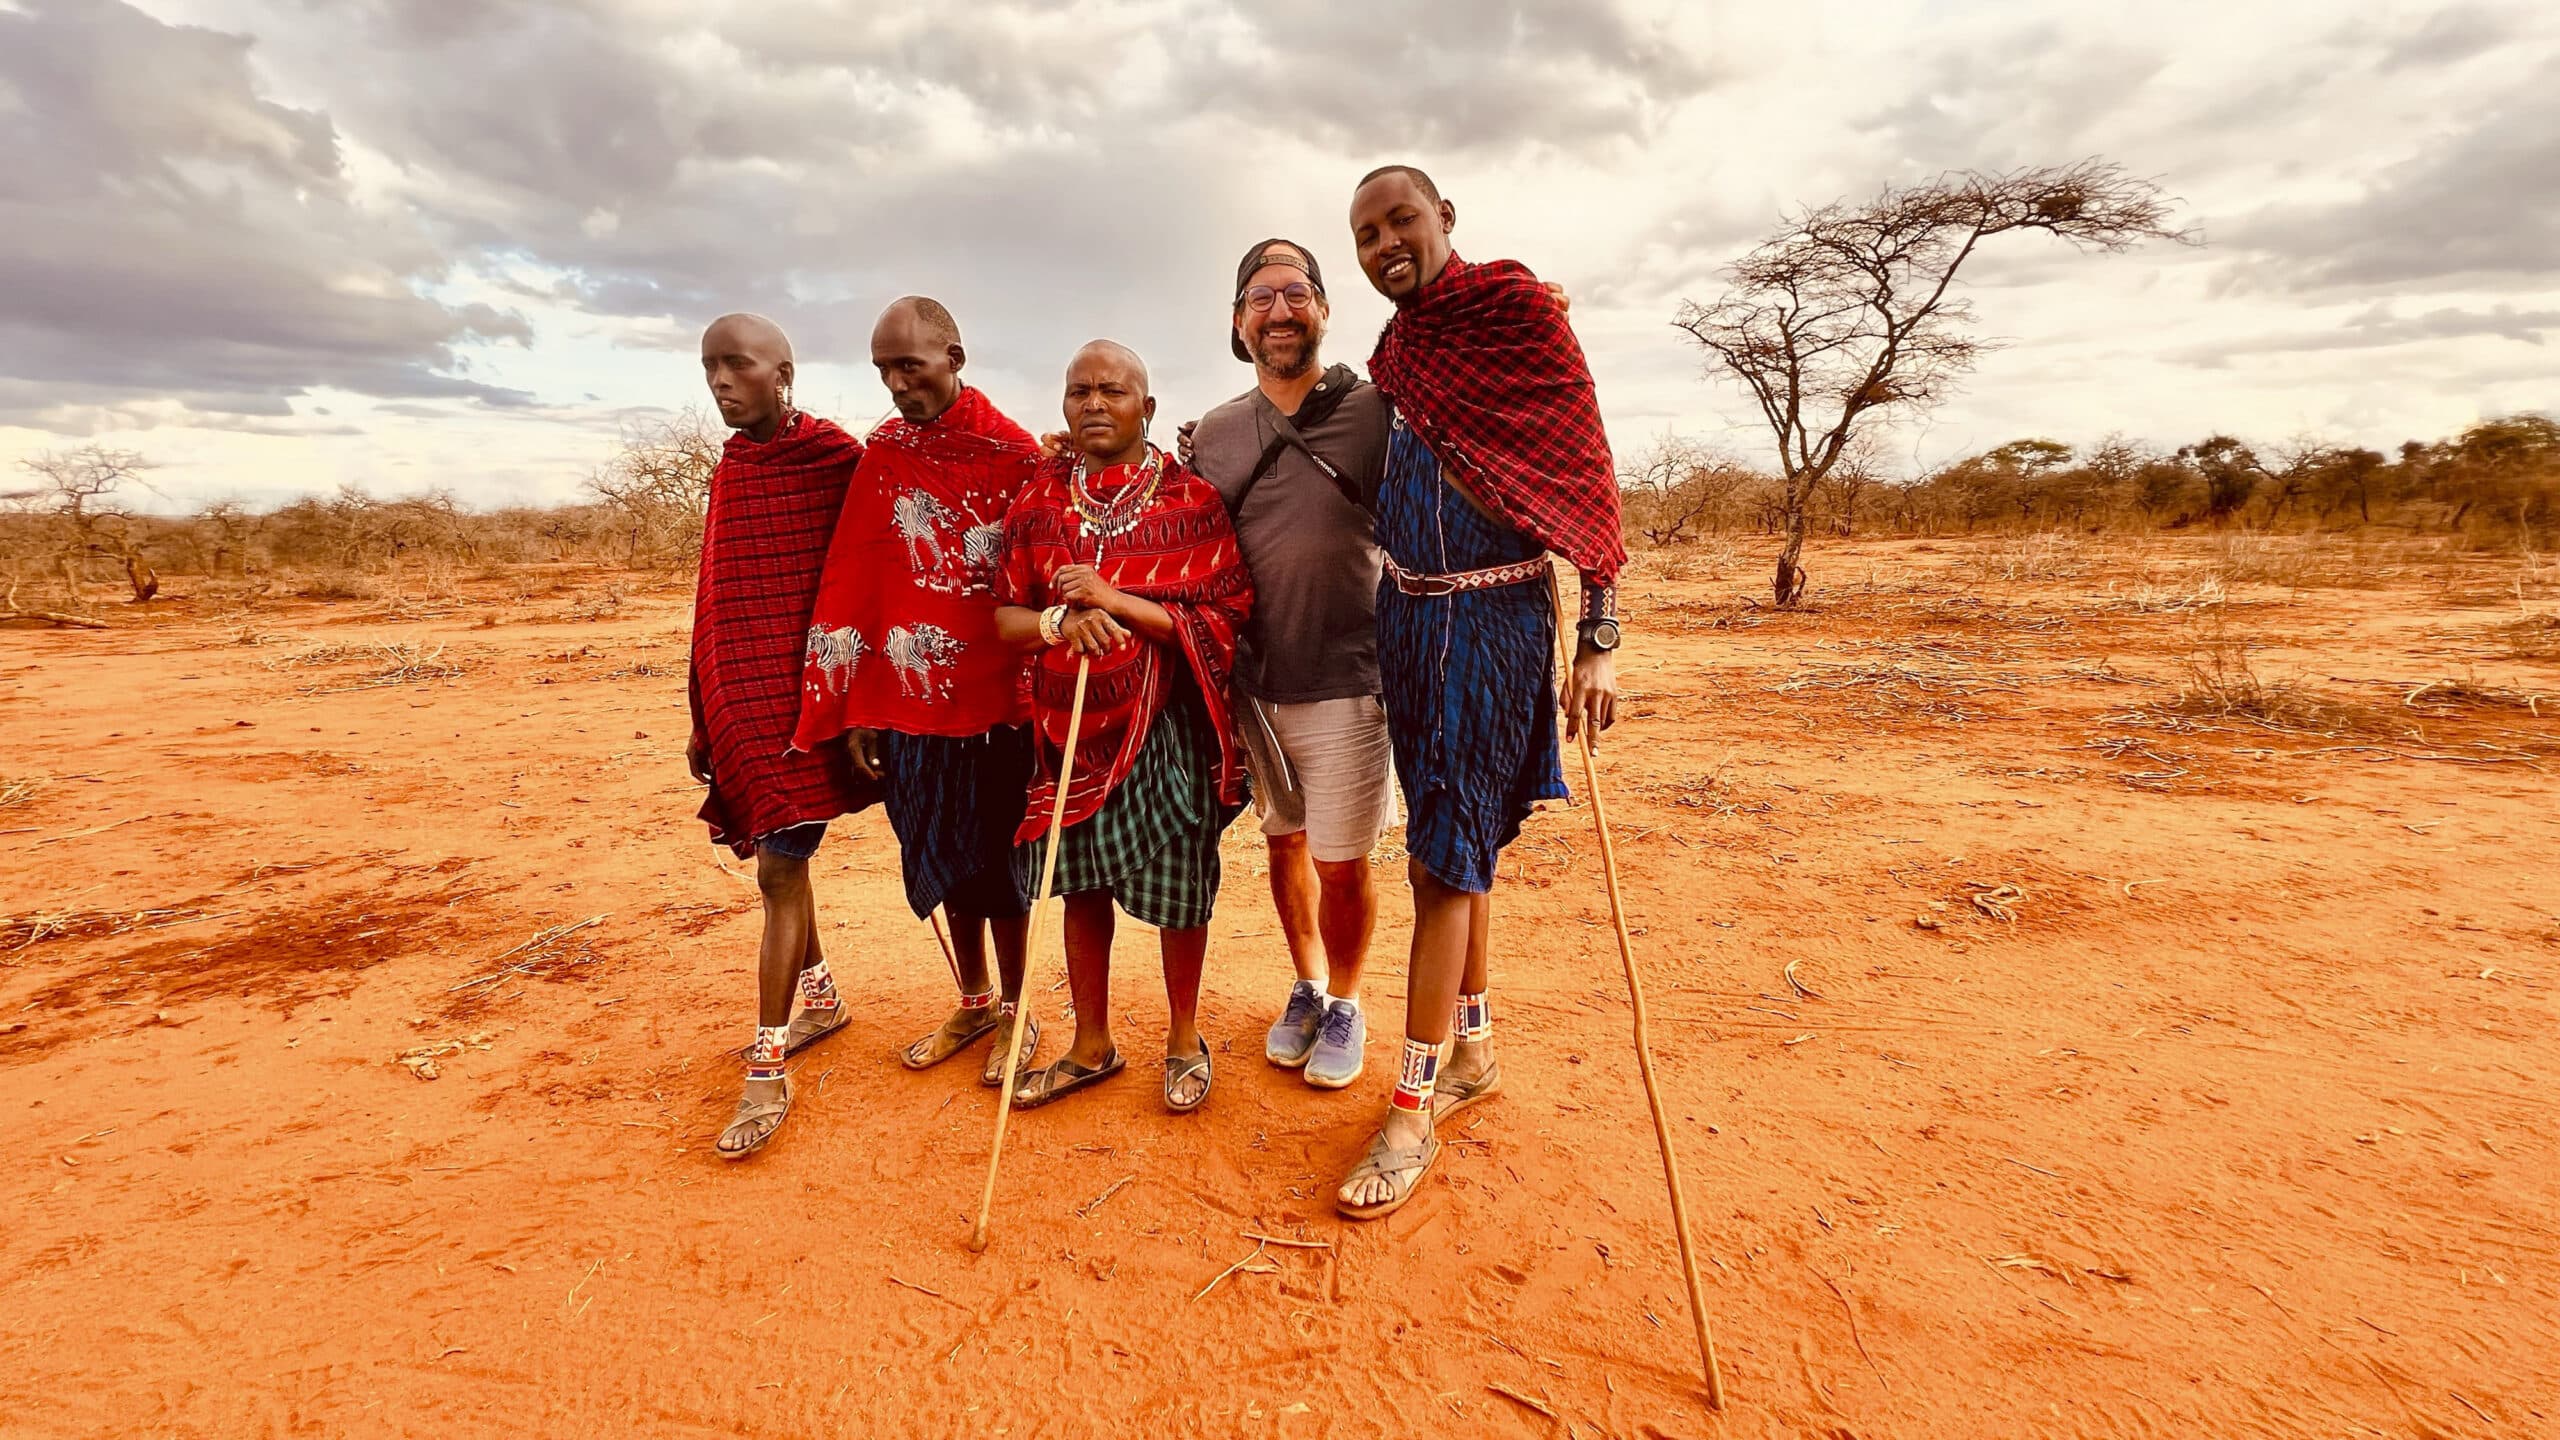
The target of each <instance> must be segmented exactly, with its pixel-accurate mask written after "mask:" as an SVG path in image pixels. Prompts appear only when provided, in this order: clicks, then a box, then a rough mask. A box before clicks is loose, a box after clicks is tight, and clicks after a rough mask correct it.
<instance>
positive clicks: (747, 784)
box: [685, 315, 871, 1160]
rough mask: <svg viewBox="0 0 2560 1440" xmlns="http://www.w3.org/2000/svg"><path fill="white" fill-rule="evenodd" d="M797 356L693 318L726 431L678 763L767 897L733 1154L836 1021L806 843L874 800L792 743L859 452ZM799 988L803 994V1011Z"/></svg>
mask: <svg viewBox="0 0 2560 1440" xmlns="http://www.w3.org/2000/svg"><path fill="white" fill-rule="evenodd" d="M792 368H793V367H792V361H791V341H790V339H789V338H788V337H787V336H785V335H784V334H783V333H782V327H780V326H778V325H776V324H774V323H773V322H772V321H770V320H767V319H765V318H764V317H763V316H761V315H724V316H722V317H721V318H720V319H718V320H716V321H714V322H713V323H712V326H711V328H710V329H709V330H706V331H704V332H703V335H702V375H703V379H704V381H705V382H707V383H708V384H709V385H710V387H711V398H712V400H713V401H714V402H715V403H716V404H718V405H719V407H720V419H721V420H722V421H723V422H724V423H726V424H727V425H728V426H729V428H730V429H732V430H733V431H735V432H736V433H735V434H733V435H731V436H730V437H729V441H728V444H727V445H726V446H724V447H723V448H722V449H721V452H720V465H719V468H718V469H717V470H715V471H714V472H713V473H712V476H711V500H710V505H709V508H708V510H707V511H706V512H705V514H704V515H703V521H702V573H701V577H700V580H699V581H698V583H697V585H696V588H695V592H694V602H693V660H692V669H691V673H690V675H689V677H688V679H687V683H686V687H685V688H686V692H687V694H688V696H689V698H690V699H691V701H692V708H693V735H692V738H691V740H690V741H689V742H688V743H687V745H686V747H685V762H686V765H687V767H688V768H689V769H691V770H692V771H693V775H694V778H695V779H697V780H700V781H703V782H704V783H706V784H707V785H709V786H710V794H709V795H708V796H707V797H705V798H704V800H703V802H702V819H703V820H704V821H705V822H706V823H707V824H709V825H710V827H711V839H712V842H713V843H714V844H719V845H727V846H729V847H730V848H732V849H734V850H736V851H737V852H738V854H739V855H740V856H741V857H745V856H750V855H752V856H753V857H755V862H756V888H757V889H758V890H759V891H761V892H762V893H763V895H764V938H763V941H762V943H761V945H760V946H759V952H758V963H757V968H756V988H757V1007H756V1036H755V1043H754V1044H753V1045H751V1046H749V1047H748V1050H747V1080H746V1090H745V1093H744V1094H743V1095H742V1096H741V1097H740V1099H739V1101H738V1108H737V1111H736V1113H735V1114H733V1115H732V1116H731V1117H730V1119H729V1124H728V1126H727V1127H726V1128H725V1129H723V1130H722V1131H721V1132H720V1139H719V1141H718V1143H717V1145H716V1146H715V1147H714V1148H716V1149H717V1150H718V1152H719V1153H720V1155H721V1156H722V1157H723V1158H725V1159H730V1160H736V1159H741V1158H743V1157H745V1156H746V1155H749V1154H751V1153H753V1152H754V1151H755V1150H757V1149H758V1148H760V1147H761V1146H763V1145H764V1143H765V1142H766V1141H768V1140H770V1139H772V1138H773V1133H774V1131H775V1130H777V1129H779V1128H780V1127H781V1125H782V1120H783V1117H784V1116H785V1115H787V1114H789V1113H790V1110H791V1081H790V1079H789V1077H788V1076H787V1075H786V1074H785V1073H784V1071H783V1057H784V1055H786V1054H788V1053H789V1052H790V1051H791V1050H792V1049H793V1048H794V1047H793V1044H792V1041H793V1040H794V1038H798V1039H799V1040H800V1041H801V1042H802V1043H804V1044H805V1043H807V1041H808V1040H809V1039H812V1038H815V1037H817V1036H820V1035H824V1034H826V1033H827V1032H828V1031H829V1030H831V1029H833V1028H834V1026H835V1024H836V1023H837V1018H836V1017H837V1015H838V1012H839V1009H840V1003H841V1002H839V1001H838V999H837V998H836V992H835V985H834V983H833V982H832V981H830V980H829V979H828V978H827V970H826V957H825V956H824V955H822V954H821V953H820V952H819V949H818V907H817V901H816V899H815V898H814V897H813V896H812V894H811V893H810V889H809V857H810V856H811V855H814V854H816V853H817V850H818V842H819V840H820V839H821V838H822V837H823V836H824V835H825V834H826V830H827V822H828V821H829V820H832V819H834V818H835V817H837V816H839V815H843V814H847V813H849V812H851V811H853V810H856V809H859V808H861V807H862V806H863V805H865V804H868V803H870V798H871V797H870V795H869V794H867V793H866V792H865V791H864V789H863V788H862V787H861V785H860V784H859V782H857V781H856V779H855V777H854V775H853V772H852V769H851V767H850V766H848V765H847V764H846V761H845V755H844V752H843V751H842V750H841V749H836V748H833V747H830V748H829V750H828V751H827V752H825V753H822V754H815V755H813V754H810V753H808V752H806V751H802V750H797V749H794V748H793V747H792V744H791V732H792V729H793V727H794V726H795V725H797V724H798V723H799V719H800V668H801V659H802V654H803V645H804V641H805V637H806V635H807V634H808V629H809V607H810V605H811V603H812V602H813V601H815V600H816V598H817V593H818V575H819V571H820V568H821V567H822V566H823V565H824V563H825V561H826V558H827V545H828V542H829V540H830V538H831V537H832V536H833V535H834V533H835V528H836V515H837V512H839V511H840V510H842V509H843V508H844V494H845V487H846V486H847V485H848V484H849V483H851V481H852V479H853V471H854V466H855V465H856V464H857V463H859V462H860V461H861V459H862V446H861V444H860V442H858V441H856V440H855V439H854V438H853V437H852V436H850V435H847V434H846V433H844V431H842V430H840V429H838V428H837V427H836V426H835V424H834V423H833V422H831V421H827V420H821V419H819V418H818V417H817V416H815V415H809V414H804V413H803V412H801V411H799V410H797V409H794V408H793V407H792V404H791V376H792ZM795 995H796V996H798V997H799V998H800V999H802V1000H803V1001H804V1002H805V1003H804V1005H803V1008H802V1013H801V1015H800V1017H799V1018H798V1019H797V1020H795V1019H793V1017H792V1000H793V997H794V996H795Z"/></svg>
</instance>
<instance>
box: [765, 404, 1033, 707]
mask: <svg viewBox="0 0 2560 1440" xmlns="http://www.w3.org/2000/svg"><path fill="white" fill-rule="evenodd" d="M1039 455H1040V447H1039V446H1038V445H1037V444H1035V443H1034V442H1033V441H1032V439H1031V436H1030V435H1029V434H1028V433H1027V432H1025V431H1024V430H1023V428H1022V427H1021V426H1019V425H1016V424H1014V423H1013V422H1012V421H1010V420H1008V419H1006V418H1005V417H1004V415H1003V414H1002V413H1001V412H999V411H998V410H997V409H996V407H995V406H994V405H993V404H991V403H989V401H988V400H987V397H986V395H985V394H984V393H983V392H981V391H978V390H975V389H964V390H962V391H961V392H960V398H958V399H957V400H954V401H952V402H951V408H949V409H948V410H945V411H943V412H942V414H941V415H940V416H939V417H937V418H936V419H935V420H934V421H933V422H932V423H930V424H926V425H917V424H914V423H912V422H910V421H907V420H904V419H900V418H897V417H894V416H893V417H891V418H890V419H888V420H886V421H884V422H882V423H881V425H880V426H879V428H877V429H875V430H873V431H872V432H871V440H870V443H869V444H867V445H865V446H864V447H863V451H862V464H861V466H860V467H859V468H858V469H856V470H855V471H854V472H853V487H852V489H850V490H848V491H847V492H846V494H845V501H844V519H843V521H842V522H841V523H840V524H838V525H837V526H836V534H835V542H834V544H833V545H832V546H831V547H830V548H829V550H828V551H827V566H826V578H825V579H824V580H823V581H822V582H820V584H819V586H818V600H817V605H816V607H815V608H814V609H813V610H812V611H811V612H810V615H809V631H808V653H807V658H806V660H805V663H804V666H803V670H802V679H801V687H800V688H801V697H800V724H799V729H798V730H797V731H796V732H795V733H794V734H793V736H792V743H793V744H795V745H798V746H799V747H801V748H802V749H804V750H814V749H816V748H817V747H818V746H819V744H820V743H821V742H823V741H827V740H831V739H833V738H835V737H836V736H838V735H841V734H843V733H844V732H845V731H846V730H848V729H852V728H854V727H857V726H859V727H862V728H865V729H872V730H896V731H899V732H900V733H902V734H907V735H983V734H985V733H986V732H987V731H988V730H990V729H992V728H994V727H995V726H998V725H1019V724H1021V723H1022V722H1023V720H1024V719H1025V718H1026V710H1027V707H1028V696H1027V695H1026V694H1025V693H1024V690H1023V686H1022V655H1021V652H1019V651H1016V650H1014V649H1012V648H1011V647H1009V646H1007V645H1006V644H1005V643H1004V642H1003V641H1001V640H999V639H997V638H996V603H997V602H996V593H995V571H996V560H997V557H998V555H999V553H1000V552H1001V550H1002V548H1003V542H1004V515H1005V509H1006V507H1008V506H1010V505H1011V504H1012V503H1013V497H1014V496H1015V495H1016V494H1018V493H1020V492H1021V490H1022V487H1023V485H1024V484H1025V483H1026V482H1028V481H1029V480H1030V478H1031V467H1032V464H1033V462H1035V461H1036V460H1037V459H1038V458H1039Z"/></svg>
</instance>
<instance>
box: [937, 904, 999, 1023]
mask: <svg viewBox="0 0 2560 1440" xmlns="http://www.w3.org/2000/svg"><path fill="white" fill-rule="evenodd" d="M924 918H925V921H926V923H928V924H930V925H932V926H933V939H934V943H936V944H938V945H940V946H941V947H942V963H943V964H945V965H948V966H950V967H951V984H952V986H953V987H954V988H955V989H956V988H958V987H959V985H960V957H959V956H958V955H955V954H953V953H952V950H951V937H950V936H948V935H945V934H943V933H942V912H941V911H940V910H938V909H937V910H928V911H926V912H925V915H924ZM1017 1008H1018V1007H1017Z"/></svg>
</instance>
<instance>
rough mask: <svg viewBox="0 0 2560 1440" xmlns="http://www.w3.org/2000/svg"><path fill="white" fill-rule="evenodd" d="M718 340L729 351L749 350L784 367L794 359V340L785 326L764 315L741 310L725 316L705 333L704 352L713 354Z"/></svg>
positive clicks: (703, 335)
mask: <svg viewBox="0 0 2560 1440" xmlns="http://www.w3.org/2000/svg"><path fill="white" fill-rule="evenodd" d="M714 341H717V342H719V343H720V344H721V345H722V346H724V347H726V348H729V349H738V350H747V351H750V352H752V353H755V354H758V355H761V356H763V357H764V358H766V359H767V360H769V361H771V362H772V363H774V364H777V365H780V364H785V363H788V362H789V361H790V359H791V337H790V336H788V335H785V334H783V333H782V327H781V326H779V325H776V324H775V323H773V322H772V321H770V320H767V319H766V318H764V317H763V316H761V315H753V314H749V313H748V312H746V311H744V310H741V311H738V312H737V313H735V314H732V315H723V316H721V317H720V318H719V319H717V320H714V321H712V322H711V328H710V329H708V330H705V331H703V332H702V353H704V354H706V355H708V354H710V353H711V348H712V344H713V342H714Z"/></svg>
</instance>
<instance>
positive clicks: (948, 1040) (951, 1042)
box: [898, 1005, 998, 1070]
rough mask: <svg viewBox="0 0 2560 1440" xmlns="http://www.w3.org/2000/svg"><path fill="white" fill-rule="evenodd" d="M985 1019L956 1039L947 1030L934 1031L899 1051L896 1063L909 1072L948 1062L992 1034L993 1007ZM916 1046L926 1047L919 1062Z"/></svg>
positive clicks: (993, 1028) (991, 1006) (993, 1025)
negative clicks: (982, 1022)
mask: <svg viewBox="0 0 2560 1440" xmlns="http://www.w3.org/2000/svg"><path fill="white" fill-rule="evenodd" d="M986 1017H987V1018H986V1023H985V1024H983V1025H980V1026H978V1027H977V1028H976V1029H974V1030H971V1031H969V1032H968V1033H967V1034H965V1035H962V1036H960V1037H959V1038H957V1039H954V1038H952V1035H951V1032H950V1031H949V1030H948V1029H939V1028H938V1029H936V1030H935V1031H934V1032H933V1033H932V1034H930V1035H927V1036H926V1037H924V1038H923V1039H921V1040H919V1041H917V1042H916V1043H915V1045H910V1046H908V1047H907V1048H906V1049H904V1050H901V1051H899V1052H898V1063H899V1064H901V1065H904V1066H906V1067H907V1068H908V1069H910V1070H930V1069H932V1068H933V1067H934V1066H936V1065H939V1064H941V1063H942V1062H943V1061H945V1060H948V1059H950V1058H951V1057H952V1056H954V1055H957V1054H959V1053H960V1052H961V1051H963V1050H966V1049H968V1048H969V1047H970V1046H972V1045H975V1044H977V1043H978V1042H979V1041H980V1040H983V1039H985V1038H986V1037H987V1036H988V1035H989V1034H990V1033H992V1032H993V1031H994V1030H995V1028H996V1020H997V1018H998V1017H997V1015H996V1007H994V1006H993V1005H990V1006H988V1007H987V1009H986ZM950 1023H951V1022H950V1021H948V1020H946V1021H944V1022H943V1024H944V1025H945V1026H948V1025H949V1024H950ZM917 1045H921V1046H924V1047H926V1048H925V1058H923V1059H921V1060H919V1059H917V1058H916V1046H917Z"/></svg>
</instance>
